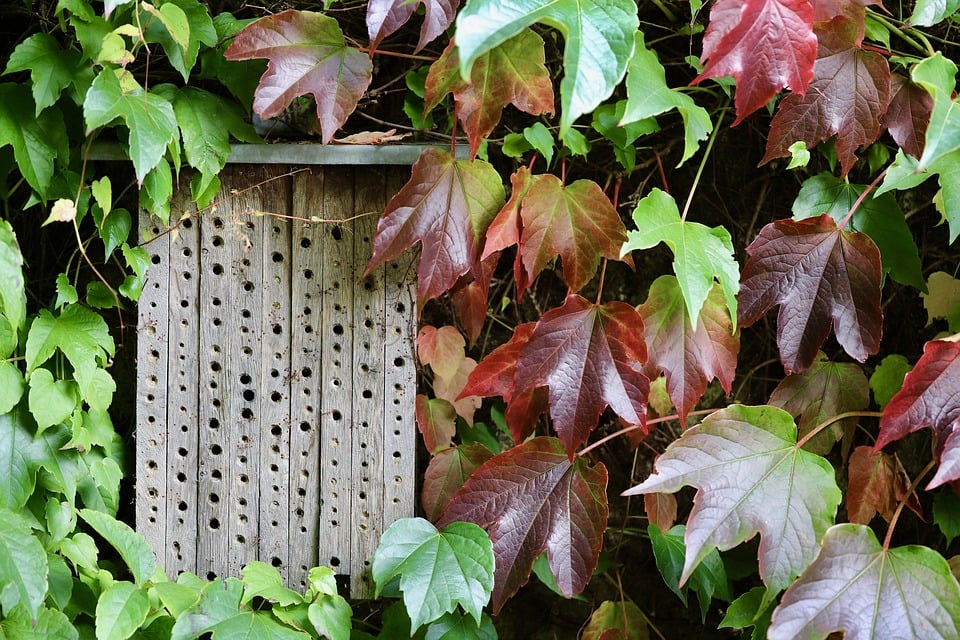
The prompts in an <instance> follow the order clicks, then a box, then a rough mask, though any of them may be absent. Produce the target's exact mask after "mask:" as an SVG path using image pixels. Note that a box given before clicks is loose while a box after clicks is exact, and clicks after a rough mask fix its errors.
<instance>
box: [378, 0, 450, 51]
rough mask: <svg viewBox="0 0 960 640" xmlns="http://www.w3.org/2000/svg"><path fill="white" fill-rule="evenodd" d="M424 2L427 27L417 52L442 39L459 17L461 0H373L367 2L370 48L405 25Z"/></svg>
mask: <svg viewBox="0 0 960 640" xmlns="http://www.w3.org/2000/svg"><path fill="white" fill-rule="evenodd" d="M421 4H422V5H423V26H422V27H421V28H420V41H419V42H418V43H417V48H416V49H415V50H414V53H416V52H417V51H420V50H421V49H423V48H424V47H425V46H426V45H427V44H429V43H430V42H432V41H433V40H435V39H436V38H438V37H439V36H440V35H442V34H443V32H444V31H446V30H447V27H449V26H450V25H451V24H453V19H454V18H455V17H456V16H457V8H458V7H459V6H460V2H459V0H412V1H411V0H370V1H369V2H368V3H367V33H368V34H369V35H370V48H371V49H376V48H377V47H379V46H380V41H381V40H383V39H384V38H386V37H387V36H389V35H390V34H392V33H394V32H396V31H397V29H399V28H400V27H402V26H403V25H405V24H406V23H407V21H408V20H410V17H411V16H413V14H414V12H415V11H416V10H417V7H419V6H420V5H421Z"/></svg>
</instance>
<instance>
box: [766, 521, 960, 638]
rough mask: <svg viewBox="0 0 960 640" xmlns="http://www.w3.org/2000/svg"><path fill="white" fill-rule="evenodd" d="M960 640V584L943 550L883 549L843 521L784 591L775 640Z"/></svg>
mask: <svg viewBox="0 0 960 640" xmlns="http://www.w3.org/2000/svg"><path fill="white" fill-rule="evenodd" d="M833 631H843V632H844V638H846V639H847V640H867V639H869V638H955V637H957V635H958V634H960V585H957V581H956V579H954V577H953V576H952V575H951V574H950V568H949V567H948V566H947V561H946V560H944V559H943V557H942V556H940V554H938V553H937V552H935V551H933V550H932V549H928V548H926V547H921V546H918V545H911V546H908V547H897V548H894V549H885V548H883V547H882V546H881V545H880V543H879V542H878V541H877V537H876V536H875V535H874V533H873V531H871V530H870V529H869V528H868V527H865V526H862V525H856V524H839V525H836V526H834V527H831V528H830V530H829V531H827V533H826V535H825V536H824V537H823V546H822V548H821V549H820V554H819V555H818V556H817V558H816V560H814V562H813V564H811V565H810V566H809V567H808V568H807V570H806V571H804V572H803V575H801V576H800V579H799V580H797V582H796V583H794V584H793V585H791V587H790V588H789V589H787V592H786V593H785V594H783V598H782V599H781V601H780V605H779V606H778V607H777V608H776V609H775V610H774V612H773V624H771V625H770V630H769V632H768V636H767V637H768V638H770V640H786V639H788V638H810V639H811V640H812V639H815V638H816V639H820V638H826V637H827V635H829V634H830V633H831V632H833Z"/></svg>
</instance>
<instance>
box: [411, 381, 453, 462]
mask: <svg viewBox="0 0 960 640" xmlns="http://www.w3.org/2000/svg"><path fill="white" fill-rule="evenodd" d="M416 415H417V428H418V429H419V430H420V435H422V436H423V445H424V446H425V447H426V448H427V451H428V452H430V455H434V454H436V453H438V452H440V451H442V450H444V449H446V448H447V447H449V446H450V445H451V443H452V442H453V436H454V435H456V433H457V410H456V409H454V407H453V405H452V404H450V402H448V401H447V400H443V399H439V398H433V399H431V398H428V397H427V396H425V395H423V394H422V393H419V394H417V399H416Z"/></svg>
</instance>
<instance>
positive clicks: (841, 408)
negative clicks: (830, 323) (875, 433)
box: [769, 353, 870, 455]
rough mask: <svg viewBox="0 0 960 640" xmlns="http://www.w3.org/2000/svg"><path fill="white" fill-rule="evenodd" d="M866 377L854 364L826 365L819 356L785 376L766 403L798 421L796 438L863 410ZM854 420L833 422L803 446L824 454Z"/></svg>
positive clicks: (867, 392)
mask: <svg viewBox="0 0 960 640" xmlns="http://www.w3.org/2000/svg"><path fill="white" fill-rule="evenodd" d="M868 385H869V383H868V382H867V376H866V375H864V373H863V369H861V368H860V367H859V366H858V365H855V364H850V363H840V362H830V361H829V360H827V357H826V356H824V355H823V354H822V353H819V354H817V358H816V359H815V360H814V361H813V364H812V365H811V366H810V368H809V369H807V370H805V371H803V372H801V373H794V374H790V375H788V376H787V377H786V378H784V379H783V380H781V381H780V384H778V385H777V388H776V389H774V390H773V393H772V394H770V401H769V403H770V404H771V405H773V406H774V407H780V408H781V409H783V410H784V411H786V412H787V413H789V414H790V415H792V416H793V417H794V418H796V419H798V420H799V422H798V423H797V428H798V430H799V434H800V437H804V436H806V435H807V434H808V433H810V432H811V431H812V430H813V429H814V428H815V427H817V426H819V425H820V424H821V423H822V422H824V421H826V420H828V419H830V418H832V417H834V416H837V415H839V414H841V413H844V412H847V411H863V410H864V409H866V408H867V405H869V404H870V389H869V388H868ZM855 425H856V418H850V419H847V420H843V421H840V422H834V423H833V424H832V425H830V427H828V428H827V429H824V430H823V431H821V432H820V433H818V434H817V435H815V436H814V437H813V438H812V439H811V440H810V441H809V442H808V443H807V445H806V447H807V449H808V450H810V451H813V452H814V453H819V454H823V455H826V454H827V453H828V452H829V451H830V449H832V448H833V444H834V443H835V442H836V441H837V440H839V439H840V438H841V436H843V430H844V426H849V427H850V428H853V427H854V426H855Z"/></svg>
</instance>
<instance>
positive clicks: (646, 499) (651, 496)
mask: <svg viewBox="0 0 960 640" xmlns="http://www.w3.org/2000/svg"><path fill="white" fill-rule="evenodd" d="M643 510H644V512H645V513H646V514H647V520H648V521H649V522H650V524H651V525H655V526H656V527H657V528H658V529H660V530H661V531H669V530H670V528H671V527H673V525H674V524H676V522H677V498H676V497H675V496H674V495H673V494H672V493H647V494H645V495H644V496H643Z"/></svg>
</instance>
